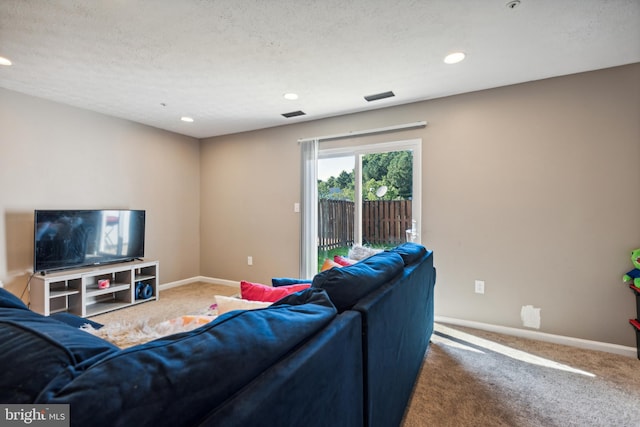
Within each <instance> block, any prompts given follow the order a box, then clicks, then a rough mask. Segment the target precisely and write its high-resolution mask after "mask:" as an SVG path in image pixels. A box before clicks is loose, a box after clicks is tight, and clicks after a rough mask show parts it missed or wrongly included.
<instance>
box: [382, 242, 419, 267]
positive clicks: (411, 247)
mask: <svg viewBox="0 0 640 427" xmlns="http://www.w3.org/2000/svg"><path fill="white" fill-rule="evenodd" d="M390 252H395V253H397V254H399V255H400V256H401V257H402V260H403V261H404V265H410V264H413V263H414V262H416V261H417V260H419V259H421V258H422V257H423V256H424V255H425V254H426V253H427V249H426V248H425V247H424V246H422V245H419V244H417V243H413V242H406V243H403V244H401V245H399V246H396V247H395V248H393V249H390Z"/></svg>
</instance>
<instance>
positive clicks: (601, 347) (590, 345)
mask: <svg viewBox="0 0 640 427" xmlns="http://www.w3.org/2000/svg"><path fill="white" fill-rule="evenodd" d="M435 321H436V322H439V323H448V324H450V325H457V326H466V327H468V328H474V329H480V330H483V331H489V332H496V333H499V334H505V335H511V336H516V337H520V338H527V339H531V340H538V341H545V342H550V343H554V344H562V345H568V346H571V347H578V348H584V349H587V350H598V351H604V352H607V353H614V354H619V355H622V356H628V357H633V358H636V357H638V351H637V349H636V348H635V347H627V346H624V345H618V344H610V343H606V342H599V341H590V340H585V339H581V338H572V337H565V336H562V335H554V334H547V333H545V332H538V331H530V330H526V329H518V328H511V327H508V326H499V325H492V324H489V323H481V322H473V321H471V320H461V319H454V318H452V317H443V316H435Z"/></svg>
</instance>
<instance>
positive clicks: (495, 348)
mask: <svg viewBox="0 0 640 427" xmlns="http://www.w3.org/2000/svg"><path fill="white" fill-rule="evenodd" d="M623 326H624V325H623ZM402 426H403V427H418V426H452V427H453V426H455V427H466V426H469V427H471V426H473V427H476V426H525V427H538V426H539V427H551V426H558V427H566V426H580V427H586V426H594V427H595V426H598V427H609V426H611V427H613V426H616V427H621V426H629V427H632V426H635V427H637V426H640V360H638V359H635V358H629V357H625V356H619V355H615V354H610V353H604V352H599V351H593V350H583V349H578V348H574V347H567V346H562V345H558V344H551V343H546V342H541V341H535V340H527V339H523V338H517V337H512V336H508V335H501V334H497V333H491V332H485V331H479V330H474V329H470V328H463V327H458V326H449V325H439V324H436V333H434V335H433V337H432V343H431V345H430V348H429V350H428V352H427V355H426V357H425V361H424V364H423V366H422V370H421V372H420V375H419V377H418V380H417V383H416V386H415V387H414V392H413V396H412V398H411V401H410V403H409V406H408V408H407V412H406V413H405V419H404V422H403V424H402Z"/></svg>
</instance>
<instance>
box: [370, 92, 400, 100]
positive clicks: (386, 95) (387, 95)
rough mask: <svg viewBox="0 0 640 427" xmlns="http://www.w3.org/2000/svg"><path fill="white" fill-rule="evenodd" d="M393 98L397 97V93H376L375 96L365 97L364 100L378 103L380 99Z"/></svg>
mask: <svg viewBox="0 0 640 427" xmlns="http://www.w3.org/2000/svg"><path fill="white" fill-rule="evenodd" d="M392 96H396V95H395V93H393V92H391V91H389V92H382V93H376V94H375V95H367V96H365V97H364V99H366V100H367V101H368V102H371V101H377V100H379V99H385V98H391V97H392Z"/></svg>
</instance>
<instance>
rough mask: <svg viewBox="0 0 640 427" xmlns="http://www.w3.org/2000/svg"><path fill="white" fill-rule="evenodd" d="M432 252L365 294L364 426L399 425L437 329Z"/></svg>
mask: <svg viewBox="0 0 640 427" xmlns="http://www.w3.org/2000/svg"><path fill="white" fill-rule="evenodd" d="M434 285H435V268H434V267H433V258H432V254H431V253H427V254H425V255H424V256H423V257H422V259H421V261H419V262H416V263H413V264H411V265H410V266H408V267H405V269H404V273H403V275H402V276H401V277H400V278H398V279H397V280H394V281H392V282H390V283H388V284H386V285H385V286H383V287H382V288H380V289H378V290H377V291H375V292H372V293H371V294H369V295H367V296H366V297H364V298H362V299H361V300H360V301H359V302H358V304H356V305H355V306H354V307H353V310H356V311H358V312H360V313H361V314H362V319H363V351H364V358H365V359H364V365H365V366H364V369H365V375H364V381H365V425H367V426H390V425H399V424H400V422H401V420H402V417H403V415H404V410H405V408H406V405H407V402H408V401H409V398H410V396H411V392H412V390H413V385H414V383H415V380H416V378H417V375H418V373H419V371H420V367H421V365H422V361H423V359H424V355H425V352H426V349H427V346H428V344H429V339H430V338H431V334H432V332H433V316H434V312H433V311H434V307H433V288H434Z"/></svg>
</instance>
